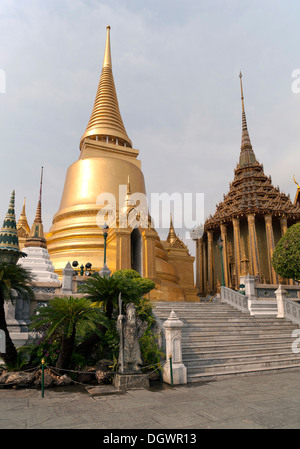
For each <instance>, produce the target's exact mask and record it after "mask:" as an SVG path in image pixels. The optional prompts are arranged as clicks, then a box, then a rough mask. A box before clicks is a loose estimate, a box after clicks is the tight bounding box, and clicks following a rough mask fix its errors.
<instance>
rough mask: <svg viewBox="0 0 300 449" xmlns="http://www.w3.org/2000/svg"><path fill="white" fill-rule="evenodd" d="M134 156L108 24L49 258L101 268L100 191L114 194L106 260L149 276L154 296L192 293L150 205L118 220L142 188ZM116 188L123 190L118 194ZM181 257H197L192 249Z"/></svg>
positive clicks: (114, 267)
mask: <svg viewBox="0 0 300 449" xmlns="http://www.w3.org/2000/svg"><path fill="white" fill-rule="evenodd" d="M138 155H139V151H138V150H137V149H134V148H133V147H132V142H131V140H130V139H129V137H128V135H127V132H126V129H125V126H124V123H123V120H122V117H121V113H120V109H119V104H118V99H117V94H116V89H115V84H114V78H113V73H112V63H111V50H110V27H107V38H106V47H105V54H104V60H103V68H102V72H101V76H100V81H99V85H98V90H97V94H96V99H95V103H94V107H93V110H92V114H91V117H90V120H89V122H88V125H87V128H86V130H85V132H84V134H83V136H82V137H81V140H80V155H79V159H78V160H77V161H76V162H74V163H73V164H72V165H71V166H70V167H69V169H68V171H67V175H66V180H65V185H64V190H63V194H62V198H61V203H60V207H59V210H58V212H57V213H56V214H55V215H54V217H53V223H52V226H51V228H50V230H49V233H48V234H47V247H48V251H49V254H50V258H51V260H52V262H53V264H54V266H55V270H56V272H57V273H58V274H59V275H60V276H61V275H62V270H63V269H64V267H65V266H66V264H67V262H68V261H70V262H71V263H72V262H73V261H75V260H76V261H78V263H79V265H85V264H86V263H88V262H89V263H91V264H92V270H96V271H99V270H101V269H102V268H103V265H104V236H103V232H104V229H103V228H102V226H101V224H99V220H98V218H99V213H101V211H103V210H105V207H104V206H105V202H103V199H101V197H102V196H103V195H104V196H105V195H107V194H109V195H110V196H111V197H112V198H114V200H115V210H116V213H115V217H114V220H113V224H112V222H111V221H110V224H109V229H108V230H107V238H106V263H107V265H108V267H109V269H110V270H111V272H114V271H115V270H119V269H131V268H133V269H135V270H137V271H139V272H140V273H141V274H142V276H144V277H148V278H150V279H152V280H154V281H155V283H156V289H155V290H154V291H153V292H152V293H151V297H152V298H153V299H159V300H169V301H172V300H173V301H176V300H177V301H178V300H187V296H188V299H189V300H197V299H198V298H197V296H196V290H195V289H194V280H193V274H192V275H191V273H193V267H192V265H193V264H192V263H190V264H188V265H187V266H186V265H184V267H183V272H181V273H179V272H178V268H177V267H175V266H174V265H173V264H172V263H170V261H169V258H168V253H167V251H166V250H165V248H164V246H163V244H162V242H161V241H160V238H159V236H158V234H157V232H156V230H155V229H154V228H153V226H152V224H151V218H150V217H148V211H146V215H147V216H146V225H145V224H143V226H141V225H135V226H133V227H132V226H131V225H130V223H128V224H127V225H126V226H124V222H123V221H122V223H121V218H120V217H121V216H122V217H124V214H125V215H126V214H127V216H129V215H130V213H131V212H132V210H133V209H134V207H135V206H136V205H135V204H131V200H130V198H131V196H132V195H133V196H134V194H137V193H139V194H142V195H146V188H145V180H144V176H143V173H142V171H141V161H140V160H139V159H138ZM120 186H121V187H120ZM120 189H121V190H120ZM120 191H122V195H123V194H124V195H123V196H121V197H120ZM99 195H100V196H99ZM99 198H100V200H99ZM103 208H104V209H103ZM105 217H106V218H109V217H107V216H106V215H105V214H104V215H103V217H102V218H103V219H104V218H105ZM144 223H145V221H144ZM102 224H104V222H103V223H102ZM186 258H187V259H188V260H189V261H191V262H193V260H194V259H193V258H192V257H191V256H190V255H189V254H186ZM179 269H180V267H179ZM185 270H191V273H190V272H189V273H187V278H188V279H189V280H190V282H188V285H184V286H181V285H180V283H179V279H180V277H183V276H184V274H185V273H184V271H185ZM185 291H188V295H187V296H186V294H185ZM191 292H193V294H191Z"/></svg>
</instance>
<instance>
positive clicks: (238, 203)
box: [196, 74, 300, 295]
mask: <svg viewBox="0 0 300 449" xmlns="http://www.w3.org/2000/svg"><path fill="white" fill-rule="evenodd" d="M240 83H241V99H242V142H241V151H240V157H239V161H238V164H237V166H236V169H235V170H234V179H233V181H232V182H231V183H230V185H229V192H228V193H227V194H226V195H224V197H223V201H221V202H220V203H219V204H218V205H217V208H216V211H215V213H214V215H213V216H210V217H208V219H207V220H206V221H205V224H204V233H203V236H202V237H201V238H198V239H197V240H196V285H197V288H198V290H199V292H200V294H201V295H205V294H207V293H212V292H215V291H216V290H217V288H218V285H220V284H221V283H224V284H225V285H226V286H227V287H230V288H235V289H239V285H240V276H243V275H246V274H248V273H249V274H251V275H254V276H255V277H256V278H257V282H259V283H267V284H277V285H278V281H279V279H278V276H277V274H276V273H275V271H274V269H273V267H272V263H271V260H272V255H273V251H274V248H275V245H276V243H277V242H278V240H279V239H280V238H281V236H282V235H283V234H284V233H285V231H286V230H287V228H288V227H289V226H291V225H292V224H294V223H296V222H297V221H299V220H300V195H299V186H298V187H297V194H296V198H295V201H294V203H292V201H291V200H290V198H289V196H287V195H285V194H284V193H282V192H280V190H279V187H274V186H273V184H272V180H271V176H267V175H265V173H264V168H263V165H262V164H260V163H259V162H258V160H257V158H256V156H255V154H254V151H253V148H252V144H251V140H250V137H249V132H248V127H247V121H246V114H245V107H244V95H243V85H242V75H241V74H240ZM221 257H222V259H221ZM221 261H222V262H223V263H221ZM222 267H223V270H222ZM222 271H223V275H222ZM280 281H281V282H282V283H292V280H283V279H280Z"/></svg>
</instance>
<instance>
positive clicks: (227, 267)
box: [220, 224, 229, 287]
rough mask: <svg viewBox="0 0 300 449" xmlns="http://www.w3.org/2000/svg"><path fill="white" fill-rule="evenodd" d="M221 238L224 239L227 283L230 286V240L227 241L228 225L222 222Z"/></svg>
mask: <svg viewBox="0 0 300 449" xmlns="http://www.w3.org/2000/svg"><path fill="white" fill-rule="evenodd" d="M220 228H221V239H222V240H223V251H222V253H223V267H224V278H225V285H226V287H229V263H228V241H227V225H226V224H221V226H220Z"/></svg>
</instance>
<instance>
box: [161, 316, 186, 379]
mask: <svg viewBox="0 0 300 449" xmlns="http://www.w3.org/2000/svg"><path fill="white" fill-rule="evenodd" d="M163 326H164V328H165V330H166V359H167V362H166V363H165V364H164V367H163V380H164V382H166V383H168V384H172V379H173V385H180V384H186V383H187V371H186V367H185V365H184V364H183V363H182V349H181V330H182V327H183V322H182V321H180V320H179V319H178V318H177V316H176V313H175V312H174V311H173V310H172V312H171V313H170V316H169V318H168V319H167V321H165V322H164V324H163ZM170 356H171V357H172V375H171V366H170Z"/></svg>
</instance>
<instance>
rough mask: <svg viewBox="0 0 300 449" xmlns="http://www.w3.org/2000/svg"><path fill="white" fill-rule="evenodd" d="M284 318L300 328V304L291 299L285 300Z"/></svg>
mask: <svg viewBox="0 0 300 449" xmlns="http://www.w3.org/2000/svg"><path fill="white" fill-rule="evenodd" d="M283 307H284V318H285V319H286V320H289V321H292V322H293V323H295V324H298V325H299V326H300V304H299V303H298V302H295V301H291V300H290V299H284V300H283Z"/></svg>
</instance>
